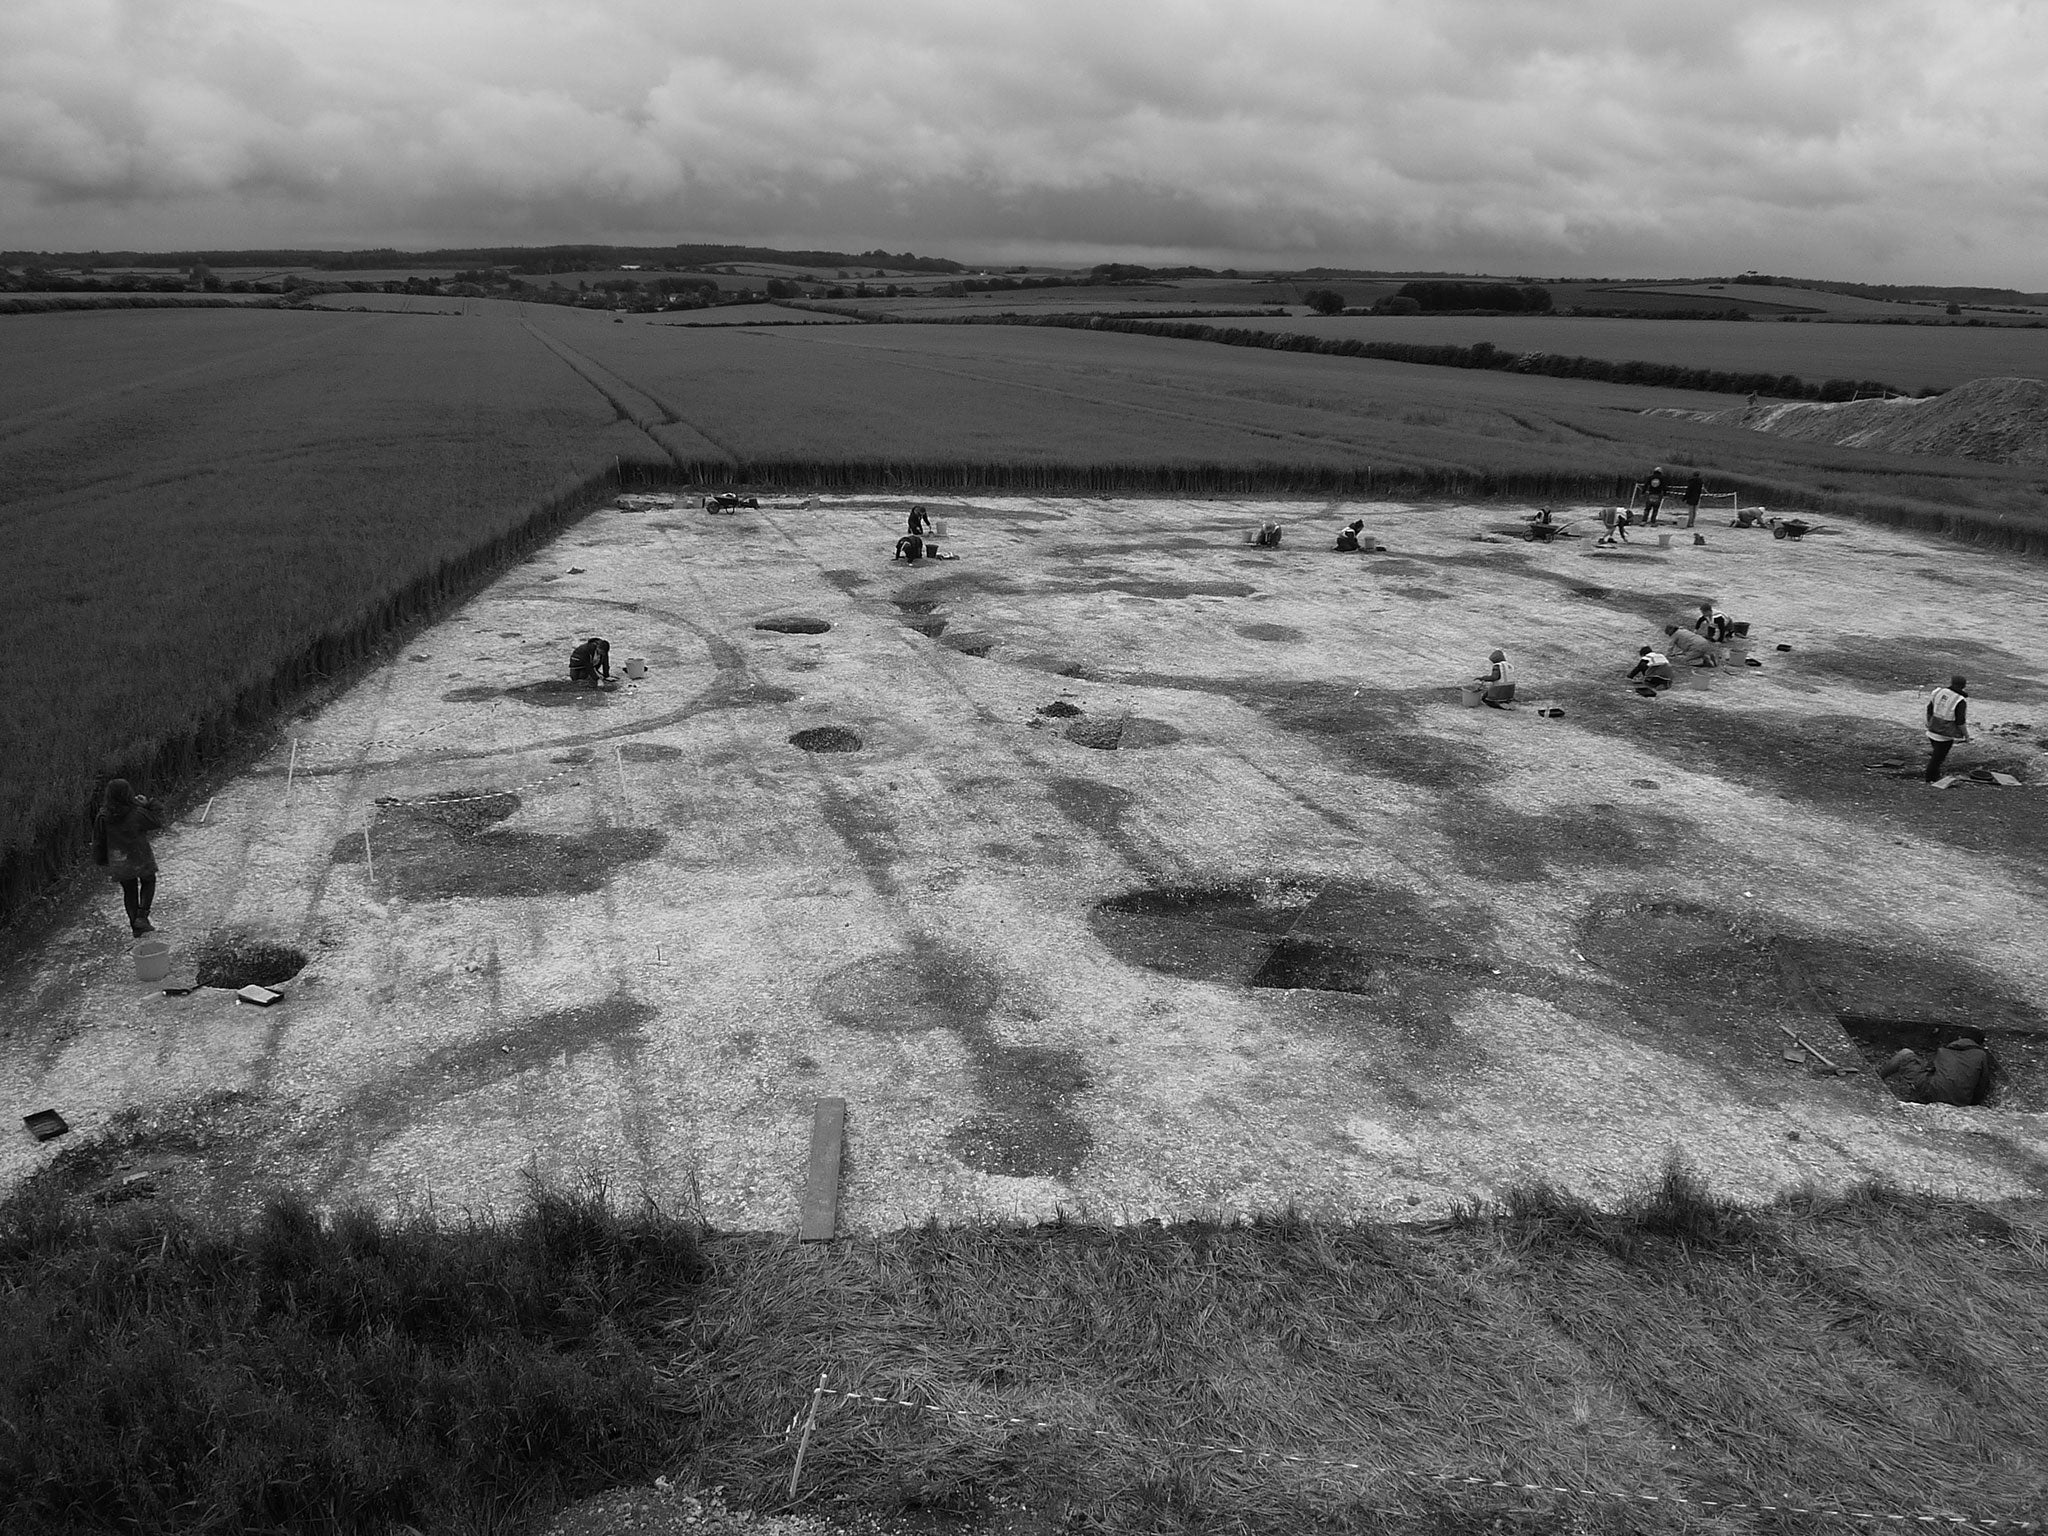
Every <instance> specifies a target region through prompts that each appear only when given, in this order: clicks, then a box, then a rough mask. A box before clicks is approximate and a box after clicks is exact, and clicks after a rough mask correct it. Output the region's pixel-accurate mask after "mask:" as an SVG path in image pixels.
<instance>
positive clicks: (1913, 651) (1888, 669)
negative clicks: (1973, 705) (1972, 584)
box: [1790, 635, 2048, 704]
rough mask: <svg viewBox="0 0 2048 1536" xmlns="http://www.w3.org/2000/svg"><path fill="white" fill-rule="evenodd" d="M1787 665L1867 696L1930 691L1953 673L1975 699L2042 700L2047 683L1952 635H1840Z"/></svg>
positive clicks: (2007, 656) (2003, 656) (1993, 649)
mask: <svg viewBox="0 0 2048 1536" xmlns="http://www.w3.org/2000/svg"><path fill="white" fill-rule="evenodd" d="M1790 665H1793V666H1797V667H1799V668H1801V669H1803V670H1810V671H1820V672H1826V673H1828V674H1829V675H1830V676H1832V677H1838V678H1840V679H1842V680H1843V681H1844V682H1846V683H1849V684H1851V685H1852V686H1854V687H1857V688H1862V689H1865V690H1868V691H1870V692H1873V693H1892V692H1896V691H1897V690H1899V689H1902V688H1915V689H1931V688H1933V687H1934V686H1935V685H1936V684H1938V683H1945V682H1947V681H1948V680H1949V677H1950V675H1951V674H1953V673H1958V672H1959V673H1961V674H1963V675H1964V676H1965V677H1967V678H1969V680H1970V691H1971V692H1972V693H1973V694H1976V695H1977V696H1979V697H1981V698H1996V699H1999V700H2001V701H2003V700H2013V701H2015V702H2024V703H2030V704H2031V703H2041V702H2044V701H2048V684H2044V683H2043V682H2042V681H2041V680H2040V679H2039V678H2038V677H2036V676H2035V675H2034V672H2033V668H2032V666H2031V664H2030V663H2029V662H2028V660H2027V659H2026V658H2025V657H2024V656H2021V655H2019V654H2018V653H2016V652H2014V651H2009V650H2007V649H2006V648H2005V647H2004V646H2002V645H1990V644H1987V643H1985V642H1984V641H1981V640H1970V639H1966V638H1963V637H1961V636H1957V635H1898V636H1894V637H1892V638H1889V639H1881V638H1879V637H1878V636H1876V635H1843V636H1840V637H1839V638H1838V639H1837V640H1836V641H1835V642H1834V643H1833V644H1832V645H1809V646H1801V647H1800V648H1799V652H1798V659H1797V661H1795V662H1793V663H1790Z"/></svg>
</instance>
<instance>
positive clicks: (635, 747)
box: [619, 741, 683, 763]
mask: <svg viewBox="0 0 2048 1536" xmlns="http://www.w3.org/2000/svg"><path fill="white" fill-rule="evenodd" d="M682 755H683V749H682V748H681V747H670V746H664V745H663V744H662V743H660V742H658V741H629V742H627V743H626V744H625V745H624V746H622V747H620V748H619V756H620V757H622V758H624V759H625V760H626V761H627V762H629V763H667V762H673V761H674V760H675V759H677V758H679V757H681V756H682Z"/></svg>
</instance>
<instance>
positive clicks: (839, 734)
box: [789, 725, 862, 752]
mask: <svg viewBox="0 0 2048 1536" xmlns="http://www.w3.org/2000/svg"><path fill="white" fill-rule="evenodd" d="M789 744H790V745H791V746H792V747H795V748H797V749H798V750H799V751H802V752H858V751H859V750H860V749H861V746H862V742H861V739H860V737H859V736H858V735H856V734H855V733H854V732H852V731H849V730H848V729H847V728H846V727H845V726H843V725H814V726H812V727H811V728H810V729H809V730H805V731H798V732H797V733H796V734H795V735H794V736H792V737H790V738H789Z"/></svg>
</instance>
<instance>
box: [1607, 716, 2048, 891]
mask: <svg viewBox="0 0 2048 1536" xmlns="http://www.w3.org/2000/svg"><path fill="white" fill-rule="evenodd" d="M1697 698H1698V696H1697V695H1687V694H1685V693H1682V692H1676V693H1667V694H1666V695H1665V696H1664V697H1663V698H1662V699H1660V700H1659V701H1658V707H1657V708H1656V709H1655V710H1649V709H1645V710H1642V711H1640V712H1637V711H1618V710H1614V709H1612V708H1609V707H1604V706H1600V705H1597V704H1596V703H1595V702H1594V699H1593V696H1581V698H1579V699H1576V700H1574V702H1581V703H1583V704H1584V705H1585V706H1586V707H1582V708H1577V709H1574V710H1573V713H1572V718H1573V719H1574V720H1576V721H1577V722H1578V724H1579V728H1580V729H1581V730H1590V731H1597V732H1600V733H1602V734H1604V735H1609V736H1616V737H1622V738H1625V739H1627V740H1628V741H1630V742H1632V743H1634V744H1635V745H1636V746H1637V747H1639V748H1640V749H1641V750H1643V751H1644V752H1647V753H1649V754H1651V755H1653V756H1656V757H1659V758H1662V759H1663V760H1664V761H1666V762H1667V763H1669V764H1670V765H1671V766H1672V767H1673V768H1674V769H1679V770H1685V771H1697V770H1699V769H1700V768H1701V767H1702V766H1703V765H1704V766H1705V767H1707V768H1709V769H1711V770H1712V771H1713V772H1716V773H1718V774H1720V775H1722V776H1723V777H1725V778H1728V779H1730V780H1733V781H1734V782H1736V783H1741V784H1749V785H1753V786H1755V787H1757V788H1759V789H1764V790H1768V791H1769V792H1771V793H1772V794H1776V795H1781V796H1783V797H1784V798H1786V799H1787V800H1790V801H1791V802H1793V803H1794V804H1796V805H1811V806H1815V807H1817V808H1819V809H1821V810H1824V811H1826V812H1828V813H1829V814H1831V815H1836V816H1840V817H1842V818H1843V819H1844V820H1846V821H1849V822H1852V823H1862V824H1865V825H1869V824H1871V823H1878V824H1885V825H1890V826H1894V827H1897V828H1899V829H1900V830H1901V831H1902V832H1910V833H1912V834H1914V835H1916V836H1919V837H1923V838H1927V839H1930V840H1932V841H1935V842H1940V843H1946V844H1948V845H1949V846H1951V847H1956V848H1965V849H1968V850H1970V851H1971V852H1973V853H1983V854H1989V855H1993V856H1996V857H1999V858H2001V859H2003V860H2005V861H2007V867H2008V868H2009V870H2010V871H2011V872H2012V873H2013V874H2014V875H2015V876H2016V877H2018V878H2020V879H2023V880H2026V881H2030V882H2032V883H2033V884H2034V885H2035V886H2037V887H2040V888H2048V877H2044V873H2043V872H2044V870H2048V817H2044V816H2042V815H2041V814H2040V809H2039V804H2038V802H2037V801H2036V800H2035V799H2034V798H2033V797H2034V796H2035V795H2036V794H2037V793H2038V792H2037V791H2035V790H2032V789H2018V790H2011V789H1993V788H1986V787H1980V786H1977V785H1958V786H1956V787H1954V788H1952V789H1948V790H1942V791H1936V790H1930V789H1928V788H1927V786H1926V785H1925V784H1923V783H1922V782H1921V781H1920V780H1919V778H1918V777H1917V776H1914V777H1907V778H1900V777H1896V776H1894V775H1891V774H1875V773H1866V772H1864V769H1865V768H1866V767H1868V766H1870V765H1873V764H1878V763H1884V762H1900V761H1903V762H1906V763H1908V764H1918V763H1919V762H1921V761H1922V760H1923V758H1924V755H1925V752H1926V746H1927V743H1926V738H1925V737H1924V736H1922V735H1921V734H1920V731H1919V729H1918V724H1917V721H1913V722H1906V721H1901V722H1899V723H1898V724H1895V725H1887V724H1884V723H1882V722H1879V721H1874V720H1869V719H1866V718H1865V717H1863V716H1861V715H1808V716H1806V717H1804V718H1803V719H1802V720H1801V721H1800V722H1799V726H1798V729H1797V730H1796V731H1786V730H1781V729H1777V728H1774V727H1771V726H1769V725H1761V724H1759V722H1758V721H1757V720H1756V719H1755V718H1754V717H1753V716H1750V715H1747V714H1744V713H1741V712H1738V711H1736V710H1732V709H1718V708H1715V707H1714V706H1712V705H1709V704H1705V703H1701V702H1695V700H1696V699H1697ZM1991 763H2001V764H2005V765H2007V766H2008V767H2010V768H2017V769H2018V770H2019V774H2020V776H2021V777H2023V778H2032V777H2034V775H2033V774H2032V773H2031V772H2029V771H2028V768H2029V765H2028V764H2027V763H2026V762H2024V761H2021V760H2019V758H2018V757H2017V756H2016V754H2015V753H2014V751H2013V749H2012V748H2010V747H2008V746H2006V745H2005V744H2003V743H2000V742H1996V741H1979V742H1974V743H1969V744H1966V745H1964V746H1962V747H1959V748H1958V749H1957V750H1956V751H1955V752H1954V753H1953V754H1952V755H1951V756H1950V758H1949V770H1950V771H1951V772H1963V773H1967V772H1969V771H1970V770H1971V769H1972V768H1975V767H1980V766H1985V765H1987V764H1991ZM1963 796H1968V797H1969V798H1968V801H1967V810H1965V809H1963V808H1962V807H1960V806H1958V805H1957V804H1956V803H1955V800H1956V799H1959V798H1960V797H1963Z"/></svg>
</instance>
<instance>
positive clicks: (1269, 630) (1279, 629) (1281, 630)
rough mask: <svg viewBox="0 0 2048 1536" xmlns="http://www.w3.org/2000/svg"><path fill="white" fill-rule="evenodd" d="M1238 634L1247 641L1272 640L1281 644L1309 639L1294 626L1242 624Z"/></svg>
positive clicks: (1238, 627)
mask: <svg viewBox="0 0 2048 1536" xmlns="http://www.w3.org/2000/svg"><path fill="white" fill-rule="evenodd" d="M1237 632H1238V633H1239V634H1240V635H1243V636H1244V637H1245V639H1247V640H1271V641H1274V642H1276V643H1279V644H1289V643H1292V642H1294V641H1297V640H1306V639H1307V638H1308V636H1306V635H1304V634H1303V633H1302V632H1301V631H1300V630H1298V629H1296V628H1295V627H1294V626H1293V625H1292V624H1240V625H1238V626H1237Z"/></svg>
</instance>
